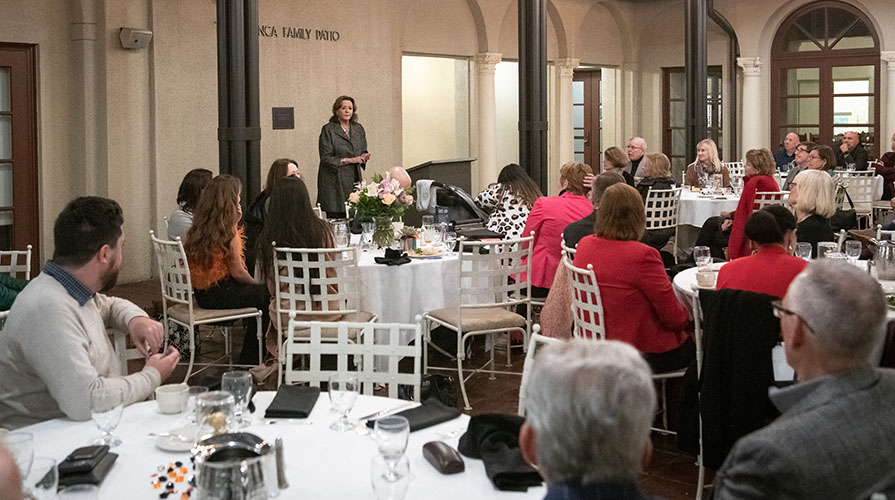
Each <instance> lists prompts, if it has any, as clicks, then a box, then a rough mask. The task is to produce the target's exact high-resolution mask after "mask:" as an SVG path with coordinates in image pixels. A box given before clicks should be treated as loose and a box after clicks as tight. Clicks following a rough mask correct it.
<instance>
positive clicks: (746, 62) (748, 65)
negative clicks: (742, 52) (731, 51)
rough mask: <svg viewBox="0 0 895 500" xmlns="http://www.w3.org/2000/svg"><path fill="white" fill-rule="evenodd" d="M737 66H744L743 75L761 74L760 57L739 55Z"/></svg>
mask: <svg viewBox="0 0 895 500" xmlns="http://www.w3.org/2000/svg"><path fill="white" fill-rule="evenodd" d="M737 66H739V67H741V68H743V76H760V75H761V58H760V57H737Z"/></svg>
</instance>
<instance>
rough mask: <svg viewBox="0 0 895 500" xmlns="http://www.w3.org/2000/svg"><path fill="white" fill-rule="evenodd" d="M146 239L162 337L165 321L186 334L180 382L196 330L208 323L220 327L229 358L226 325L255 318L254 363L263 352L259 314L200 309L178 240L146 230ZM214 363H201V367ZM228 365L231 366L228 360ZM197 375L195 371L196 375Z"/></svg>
mask: <svg viewBox="0 0 895 500" xmlns="http://www.w3.org/2000/svg"><path fill="white" fill-rule="evenodd" d="M149 239H150V240H151V241H152V247H153V249H154V250H155V257H156V263H157V265H158V273H159V279H160V281H161V287H162V314H163V316H164V320H163V321H162V323H163V324H164V325H165V335H166V336H167V335H168V321H169V320H170V321H173V322H174V323H176V324H178V325H181V326H183V327H184V328H186V329H187V330H189V332H190V362H189V366H188V367H187V370H186V376H185V377H184V381H187V380H189V378H190V375H192V373H193V366H194V365H195V358H196V334H197V332H198V327H199V326H202V325H209V324H222V323H223V325H221V326H222V327H223V330H224V338H225V342H226V344H225V345H226V350H225V353H226V355H228V356H231V357H232V353H231V349H230V336H231V335H230V332H229V327H230V323H232V322H233V321H236V320H240V319H248V318H255V321H256V326H257V329H256V331H257V332H258V363H259V364H260V363H261V356H262V355H263V353H264V349H263V347H262V342H261V339H262V338H263V336H264V330H262V328H261V311H260V310H258V309H256V308H254V307H242V308H239V309H203V308H201V307H199V306H198V305H196V304H195V303H194V300H193V282H192V279H191V278H190V266H189V263H188V262H187V258H186V252H185V251H184V249H183V243H182V242H181V241H180V238H177V239H176V240H175V241H167V240H160V239H158V238H156V237H155V231H149ZM213 364H214V363H207V364H205V367H204V368H202V369H205V368H208V367H209V366H213ZM229 366H232V359H230V363H229ZM197 373H198V372H197Z"/></svg>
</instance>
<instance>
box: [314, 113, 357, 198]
mask: <svg viewBox="0 0 895 500" xmlns="http://www.w3.org/2000/svg"><path fill="white" fill-rule="evenodd" d="M349 133H350V136H351V138H350V139H349V136H348V135H346V134H345V131H343V130H342V126H341V125H340V124H339V123H338V122H335V123H333V122H328V123H327V124H326V125H324V126H323V128H322V129H320V139H319V140H318V144H317V147H318V149H319V151H320V167H319V170H318V171H317V203H319V204H320V207H321V208H323V210H324V211H326V212H344V211H345V202H346V201H347V200H348V195H349V194H351V192H352V191H353V190H354V185H355V183H358V182H360V181H361V179H362V178H363V174H362V173H361V169H362V168H365V167H366V165H365V164H358V163H348V164H345V165H340V164H339V160H341V159H342V158H353V157H355V156H360V155H361V154H363V153H366V152H367V134H366V132H364V127H362V126H361V124H360V123H352V124H351V125H350V128H349Z"/></svg>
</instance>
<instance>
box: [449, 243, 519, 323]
mask: <svg viewBox="0 0 895 500" xmlns="http://www.w3.org/2000/svg"><path fill="white" fill-rule="evenodd" d="M533 239H534V232H532V235H531V236H527V237H524V238H518V239H514V240H501V241H488V242H484V241H466V240H461V241H460V256H459V264H460V302H459V304H460V308H461V309H462V308H464V307H470V308H473V307H505V308H508V309H509V308H510V307H512V306H515V305H517V304H522V303H527V302H529V300H530V299H529V297H531V247H532V241H533ZM527 309H529V310H530V308H527Z"/></svg>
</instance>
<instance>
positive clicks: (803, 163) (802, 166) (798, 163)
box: [780, 141, 817, 191]
mask: <svg viewBox="0 0 895 500" xmlns="http://www.w3.org/2000/svg"><path fill="white" fill-rule="evenodd" d="M816 145H817V144H814V143H813V142H811V141H805V142H802V143H799V145H798V146H796V153H795V160H793V161H792V163H790V164H789V165H788V166H787V168H786V170H783V169H781V170H780V171H781V172H789V173H788V174H787V175H786V182H784V183H783V188H782V190H783V191H789V190H791V189H792V181H793V179H795V178H796V176H797V175H799V172H801V171H802V170H807V169H808V151H810V150H811V148H813V147H814V146H816Z"/></svg>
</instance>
